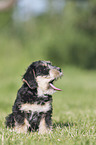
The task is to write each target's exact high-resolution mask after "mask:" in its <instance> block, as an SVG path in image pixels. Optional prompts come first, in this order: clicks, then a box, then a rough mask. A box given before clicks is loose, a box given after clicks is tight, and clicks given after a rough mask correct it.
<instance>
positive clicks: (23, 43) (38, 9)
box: [0, 0, 96, 145]
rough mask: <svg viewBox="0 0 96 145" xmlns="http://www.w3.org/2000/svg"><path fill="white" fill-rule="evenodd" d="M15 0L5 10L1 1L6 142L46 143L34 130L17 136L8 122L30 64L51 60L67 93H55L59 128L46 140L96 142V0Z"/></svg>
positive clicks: (0, 87)
mask: <svg viewBox="0 0 96 145" xmlns="http://www.w3.org/2000/svg"><path fill="white" fill-rule="evenodd" d="M5 1H7V2H8V1H9V2H12V1H13V0H5ZM14 1H15V3H14V5H13V4H12V5H11V6H10V7H9V8H7V9H6V8H5V9H3V10H1V0H0V112H1V113H0V125H1V126H0V143H1V144H2V145H3V144H4V145H5V144H8V145H9V144H29V145H30V144H32V145H33V144H38V143H39V144H40V143H41V144H43V142H44V138H43V139H41V140H42V141H41V142H40V137H35V136H33V134H32V135H31V136H28V137H29V138H30V139H29V138H27V139H26V137H25V140H24V139H23V138H22V136H19V135H18V136H17V137H16V138H15V136H14V133H13V134H11V132H9V131H8V130H6V129H5V124H4V122H5V117H6V116H7V115H8V114H9V113H11V110H12V105H13V103H14V100H15V98H16V94H17V90H18V89H19V88H20V86H21V85H22V82H21V78H22V75H23V74H24V72H25V70H26V68H27V67H28V66H29V64H30V63H32V62H33V61H36V60H50V61H52V63H53V65H56V66H59V67H61V68H62V70H63V72H64V77H63V78H62V79H61V80H58V82H57V86H58V87H59V88H61V89H62V90H63V91H62V92H59V93H55V94H54V95H53V100H54V101H53V108H54V109H53V110H54V111H53V124H54V125H55V126H58V127H54V130H53V131H54V133H53V136H50V137H48V139H47V138H46V141H45V144H49V143H50V142H52V144H57V138H59V139H58V140H59V142H58V144H59V145H60V140H61V144H64V142H65V144H66V145H67V144H68V145H70V144H71V145H76V144H82V145H83V143H84V145H91V144H92V143H93V144H94V145H95V144H96V117H95V116H96V103H95V102H96V0H14ZM2 2H4V0H3V1H2ZM71 124H73V125H71ZM61 129H62V131H61ZM31 138H33V140H32V139H31ZM18 141H19V143H18ZM33 141H34V142H35V143H34V142H33ZM24 142H25V143H24Z"/></svg>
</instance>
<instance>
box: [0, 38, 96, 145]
mask: <svg viewBox="0 0 96 145" xmlns="http://www.w3.org/2000/svg"><path fill="white" fill-rule="evenodd" d="M9 39H10V38H9ZM0 40H1V41H0V46H2V48H0V145H12V144H13V145H26V144H27V145H36V144H38V145H43V144H44V145H48V144H49V145H63V144H64V145H95V144H96V70H94V71H86V70H82V69H79V68H75V67H63V68H62V69H63V72H64V76H63V77H62V79H60V80H58V82H55V83H56V86H57V87H59V88H61V89H62V90H63V91H62V92H56V93H55V94H54V95H53V132H52V133H51V134H46V135H38V133H37V132H36V133H28V134H16V133H15V132H10V131H9V130H7V129H6V128H5V124H4V122H5V117H6V116H7V115H8V114H9V113H11V109H12V105H13V103H14V100H15V98H16V94H17V90H18V89H19V88H20V86H21V85H22V81H21V77H22V74H24V72H25V69H26V67H27V66H28V65H29V64H30V63H31V61H34V60H36V57H35V56H34V54H33V55H32V53H31V49H28V50H26V49H23V47H22V46H21V44H20V43H19V42H18V41H17V42H15V43H14V38H13V39H12V38H11V41H10V40H8V38H7V39H5V40H6V44H8V42H7V41H10V43H9V44H8V48H7V45H6V44H5V40H4V39H2V37H1V36H0ZM14 44H15V45H14ZM29 50H30V51H29ZM9 51H10V53H9ZM39 51H40V50H39ZM38 56H40V57H38V59H42V60H43V59H45V58H44V57H43V56H42V57H41V55H39V52H38Z"/></svg>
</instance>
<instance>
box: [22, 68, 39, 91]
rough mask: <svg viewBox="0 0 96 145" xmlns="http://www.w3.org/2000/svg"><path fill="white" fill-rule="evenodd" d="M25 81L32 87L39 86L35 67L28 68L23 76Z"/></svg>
mask: <svg viewBox="0 0 96 145" xmlns="http://www.w3.org/2000/svg"><path fill="white" fill-rule="evenodd" d="M23 82H25V83H26V84H27V85H28V87H29V88H31V89H35V88H37V83H36V79H35V71H34V69H32V68H30V67H29V68H28V69H27V71H26V73H25V74H24V76H23Z"/></svg>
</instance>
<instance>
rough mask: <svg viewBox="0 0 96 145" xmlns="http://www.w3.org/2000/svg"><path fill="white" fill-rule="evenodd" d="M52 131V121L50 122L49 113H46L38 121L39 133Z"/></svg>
mask: <svg viewBox="0 0 96 145" xmlns="http://www.w3.org/2000/svg"><path fill="white" fill-rule="evenodd" d="M51 130H52V120H51V114H50V112H47V113H46V114H45V115H42V118H41V120H40V124H39V133H40V134H44V133H50V132H51Z"/></svg>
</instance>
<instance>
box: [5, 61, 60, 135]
mask: <svg viewBox="0 0 96 145" xmlns="http://www.w3.org/2000/svg"><path fill="white" fill-rule="evenodd" d="M61 76H62V71H61V69H60V68H59V67H56V66H53V65H52V64H51V63H50V62H49V61H36V62H33V63H32V64H31V65H30V66H29V67H28V69H27V71H26V73H25V74H24V76H23V85H22V87H21V88H20V89H19V91H18V93H17V98H16V100H15V103H14V105H13V108H12V113H11V114H9V115H8V116H7V117H6V127H7V128H8V127H9V128H12V129H13V130H14V131H16V132H18V133H27V131H31V132H34V131H38V132H39V133H41V134H43V133H47V132H49V131H50V130H51V129H52V119H51V117H52V96H51V95H52V94H53V93H54V92H55V91H61V89H59V88H56V87H55V86H54V85H53V82H54V80H56V79H58V78H59V77H61Z"/></svg>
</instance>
